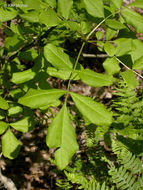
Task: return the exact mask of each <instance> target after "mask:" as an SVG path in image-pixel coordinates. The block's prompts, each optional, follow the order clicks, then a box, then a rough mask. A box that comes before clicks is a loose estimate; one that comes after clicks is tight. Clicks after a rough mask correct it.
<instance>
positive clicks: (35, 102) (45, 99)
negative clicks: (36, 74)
mask: <svg viewBox="0 0 143 190" xmlns="http://www.w3.org/2000/svg"><path fill="white" fill-rule="evenodd" d="M64 94H65V91H64V90H59V89H51V90H35V89H32V88H31V89H30V90H29V91H28V92H27V93H26V94H25V95H24V96H23V97H21V98H20V99H19V100H18V103H20V104H22V105H24V106H28V107H31V108H40V107H43V106H45V105H48V104H51V103H53V102H55V100H58V99H59V98H60V97H61V96H62V95H64Z"/></svg>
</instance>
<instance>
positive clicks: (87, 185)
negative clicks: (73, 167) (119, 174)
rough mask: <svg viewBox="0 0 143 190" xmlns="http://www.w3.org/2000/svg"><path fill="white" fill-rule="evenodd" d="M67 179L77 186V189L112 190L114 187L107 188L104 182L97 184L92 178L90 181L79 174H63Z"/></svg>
mask: <svg viewBox="0 0 143 190" xmlns="http://www.w3.org/2000/svg"><path fill="white" fill-rule="evenodd" d="M65 174H66V176H67V179H68V180H69V181H70V182H72V183H76V184H79V185H80V186H79V188H78V189H84V190H109V189H110V190H114V187H112V188H109V187H108V186H107V185H106V184H105V182H104V183H103V184H100V183H98V182H97V181H96V180H95V178H94V177H91V179H90V180H87V179H86V177H84V176H81V175H79V174H75V173H68V172H65Z"/></svg>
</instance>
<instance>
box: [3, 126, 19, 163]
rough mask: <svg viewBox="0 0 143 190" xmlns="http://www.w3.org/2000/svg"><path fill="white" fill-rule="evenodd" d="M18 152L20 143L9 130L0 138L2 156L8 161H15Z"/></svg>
mask: <svg viewBox="0 0 143 190" xmlns="http://www.w3.org/2000/svg"><path fill="white" fill-rule="evenodd" d="M19 151H20V142H19V141H18V140H17V138H16V137H15V136H14V134H13V133H12V132H11V130H10V129H8V130H7V132H6V133H5V134H4V135H3V136H2V154H3V155H4V156H5V157H6V158H9V159H15V158H16V157H17V156H18V153H19Z"/></svg>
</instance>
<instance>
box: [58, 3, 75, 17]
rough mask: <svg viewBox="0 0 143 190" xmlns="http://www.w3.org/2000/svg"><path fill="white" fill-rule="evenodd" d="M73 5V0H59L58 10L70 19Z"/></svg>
mask: <svg viewBox="0 0 143 190" xmlns="http://www.w3.org/2000/svg"><path fill="white" fill-rule="evenodd" d="M72 5H73V0H58V12H59V13H61V15H62V16H63V17H64V18H66V19H68V18H69V15H70V11H71V8H72Z"/></svg>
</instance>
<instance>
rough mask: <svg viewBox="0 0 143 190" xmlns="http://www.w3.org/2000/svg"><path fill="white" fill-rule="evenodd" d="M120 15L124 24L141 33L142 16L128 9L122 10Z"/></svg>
mask: <svg viewBox="0 0 143 190" xmlns="http://www.w3.org/2000/svg"><path fill="white" fill-rule="evenodd" d="M122 15H123V17H124V18H125V20H126V22H127V23H128V24H130V25H131V26H133V27H134V28H135V30H136V31H137V32H138V33H143V24H142V23H143V16H141V15H140V14H139V13H136V12H135V11H133V10H131V9H128V8H124V9H123V10H122Z"/></svg>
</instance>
